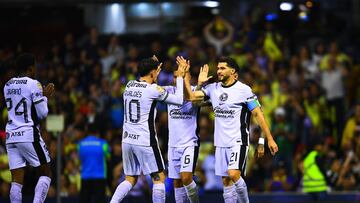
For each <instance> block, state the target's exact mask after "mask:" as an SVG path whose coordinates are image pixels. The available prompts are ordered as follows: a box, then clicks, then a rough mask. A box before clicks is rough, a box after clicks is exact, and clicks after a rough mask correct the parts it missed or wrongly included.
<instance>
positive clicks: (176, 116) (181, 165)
mask: <svg viewBox="0 0 360 203" xmlns="http://www.w3.org/2000/svg"><path fill="white" fill-rule="evenodd" d="M177 63H178V64H179V65H180V66H184V67H186V68H185V70H186V69H188V68H189V64H188V62H187V61H186V60H185V59H183V58H182V57H177ZM177 75H178V72H177V71H175V72H174V76H175V77H176V76H177ZM175 83H176V81H175ZM185 83H189V85H190V74H189V72H188V71H187V74H186V75H185ZM164 89H165V90H166V91H167V92H169V93H170V94H174V93H175V92H176V87H174V86H166V87H164ZM192 89H193V90H195V87H192ZM167 111H168V124H169V151H168V160H169V168H168V171H169V178H172V179H174V190H175V201H176V203H185V202H188V200H190V202H191V203H198V202H199V196H198V191H197V187H196V183H195V182H194V180H193V173H194V172H195V167H196V161H197V157H198V154H199V147H200V143H199V136H198V130H199V129H198V125H197V123H198V122H197V120H198V113H199V111H200V108H199V106H197V105H194V104H193V103H191V102H189V101H187V102H184V104H183V105H176V104H168V105H167Z"/></svg>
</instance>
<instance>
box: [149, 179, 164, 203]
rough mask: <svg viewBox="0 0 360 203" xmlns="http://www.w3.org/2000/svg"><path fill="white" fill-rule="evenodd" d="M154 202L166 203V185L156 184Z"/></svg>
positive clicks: (153, 195) (153, 194)
mask: <svg viewBox="0 0 360 203" xmlns="http://www.w3.org/2000/svg"><path fill="white" fill-rule="evenodd" d="M152 200H153V203H165V184H164V183H156V184H154V186H153V193H152Z"/></svg>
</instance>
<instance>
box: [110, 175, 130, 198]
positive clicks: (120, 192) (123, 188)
mask: <svg viewBox="0 0 360 203" xmlns="http://www.w3.org/2000/svg"><path fill="white" fill-rule="evenodd" d="M132 187H133V186H132V184H131V183H130V182H129V181H127V180H124V181H123V182H122V183H120V184H119V185H118V186H117V188H116V190H115V192H114V194H113V196H112V198H111V201H110V203H119V202H120V201H121V200H123V199H124V197H125V196H126V195H127V193H128V192H129V191H130V190H131V188H132Z"/></svg>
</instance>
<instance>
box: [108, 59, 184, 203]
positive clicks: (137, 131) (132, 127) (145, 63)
mask: <svg viewBox="0 0 360 203" xmlns="http://www.w3.org/2000/svg"><path fill="white" fill-rule="evenodd" d="M161 65H162V63H160V62H159V61H158V60H157V58H156V57H153V58H146V59H143V60H141V61H140V62H139V64H138V74H139V75H140V78H139V80H132V81H129V82H128V83H127V85H126V88H125V92H124V95H123V97H124V112H125V113H124V126H123V140H122V151H123V164H124V172H125V175H126V178H125V181H123V182H122V183H121V184H120V185H119V186H118V187H117V188H116V191H115V193H114V195H113V197H112V199H111V203H118V202H120V201H121V200H122V199H123V198H124V197H125V196H126V194H127V193H128V192H129V191H130V189H131V188H132V187H133V186H134V185H135V184H136V181H137V179H138V176H139V175H140V174H141V173H142V174H144V175H148V174H150V175H151V177H152V180H153V183H154V185H153V194H152V199H153V202H155V203H158V202H165V185H164V181H165V175H164V172H163V170H164V168H165V167H164V161H163V159H162V156H161V152H160V149H159V146H158V140H157V136H156V130H155V115H156V108H155V107H156V103H157V102H158V101H160V102H165V103H170V104H176V105H182V104H183V85H184V84H183V83H184V81H183V77H184V74H185V69H184V68H185V67H183V66H179V67H178V70H177V71H178V73H179V75H178V77H177V78H176V91H175V92H174V94H169V93H168V92H167V91H165V90H164V88H162V87H161V86H158V85H157V84H156V82H157V77H158V75H159V73H160V71H161Z"/></svg>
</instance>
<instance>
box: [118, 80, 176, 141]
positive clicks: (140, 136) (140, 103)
mask: <svg viewBox="0 0 360 203" xmlns="http://www.w3.org/2000/svg"><path fill="white" fill-rule="evenodd" d="M177 86H179V87H178V88H177V91H176V92H175V94H169V93H168V92H167V91H165V90H164V88H162V87H161V86H158V85H157V84H149V83H146V82H143V81H138V80H132V81H129V82H128V83H127V85H126V88H125V92H124V94H123V98H124V126H123V139H122V142H124V143H129V144H134V145H141V146H156V145H157V142H158V140H157V136H156V130H155V117H156V103H157V101H161V102H165V103H173V104H177V105H181V104H182V103H183V79H182V78H180V77H178V78H177Z"/></svg>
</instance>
